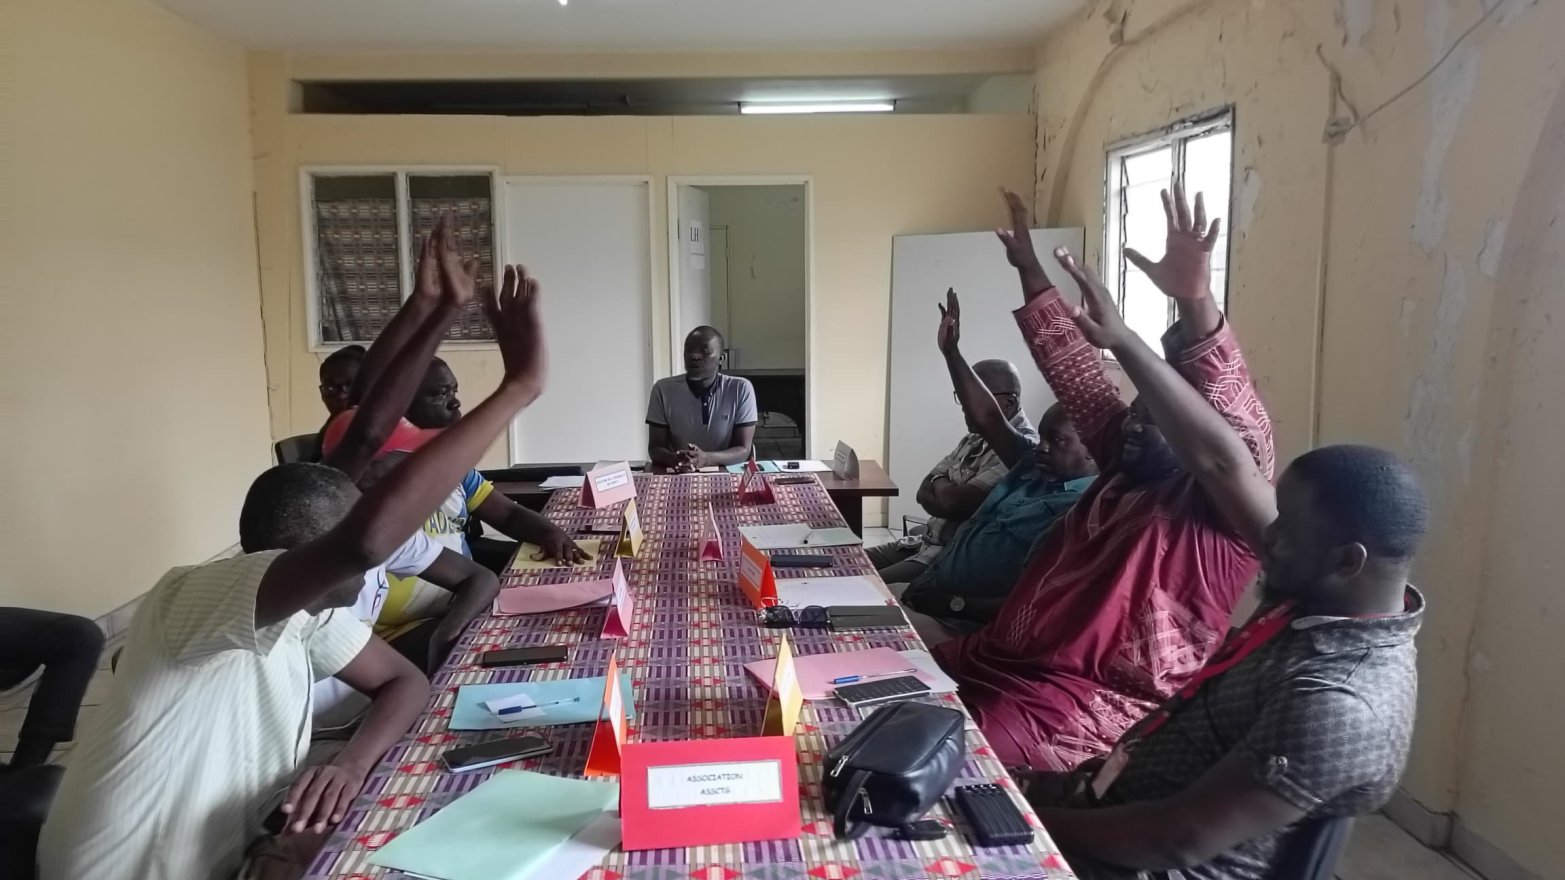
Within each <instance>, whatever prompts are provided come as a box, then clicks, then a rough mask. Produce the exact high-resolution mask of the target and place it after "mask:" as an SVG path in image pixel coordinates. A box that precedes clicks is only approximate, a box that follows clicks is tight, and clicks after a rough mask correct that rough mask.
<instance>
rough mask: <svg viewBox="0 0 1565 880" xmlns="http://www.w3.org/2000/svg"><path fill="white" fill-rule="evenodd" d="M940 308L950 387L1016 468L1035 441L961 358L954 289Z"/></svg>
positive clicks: (992, 446) (987, 439) (986, 439)
mask: <svg viewBox="0 0 1565 880" xmlns="http://www.w3.org/2000/svg"><path fill="white" fill-rule="evenodd" d="M939 309H940V330H939V333H938V335H937V336H936V340H935V341H936V343H937V344H938V345H939V346H940V353H941V354H942V355H944V356H945V359H946V370H947V371H948V372H950V373H951V386H952V387H953V388H954V389H956V398H957V400H958V401H960V402H961V404H962V412H964V413H966V414H967V418H968V421H969V422H971V423H972V425H973V427H975V428H977V429H978V435H979V436H980V437H982V438H984V442H985V443H988V444H989V448H990V449H993V450H994V451H995V454H996V455H998V456H1000V460H1001V461H1003V462H1005V466H1006V467H1015V466H1016V463H1017V462H1018V461H1021V458H1022V456H1023V455H1025V454H1026V453H1027V452H1028V450H1029V449H1031V448H1032V445H1033V444H1032V442H1031V441H1029V440H1028V439H1027V438H1026V437H1025V436H1023V435H1022V432H1021V431H1018V430H1016V426H1015V425H1013V424H1011V420H1010V419H1008V418H1006V417H1005V412H1004V410H1001V409H1000V404H999V403H998V402H996V401H995V399H994V395H993V394H991V393H990V392H989V389H988V388H987V387H986V386H985V385H984V383H983V382H981V381H979V379H978V374H977V373H974V372H973V368H972V367H971V366H970V365H969V364H968V363H967V359H966V358H964V357H962V351H961V345H960V343H961V337H962V304H961V302H959V301H958V300H957V298H956V291H955V290H951V289H948V290H946V304H945V305H943V306H939Z"/></svg>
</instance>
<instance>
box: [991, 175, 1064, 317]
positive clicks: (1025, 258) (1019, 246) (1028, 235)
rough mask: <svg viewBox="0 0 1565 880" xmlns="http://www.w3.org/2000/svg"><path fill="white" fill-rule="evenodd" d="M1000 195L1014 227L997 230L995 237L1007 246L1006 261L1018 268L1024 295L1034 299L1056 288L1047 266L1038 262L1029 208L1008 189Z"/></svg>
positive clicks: (1001, 191)
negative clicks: (1044, 268) (1051, 280)
mask: <svg viewBox="0 0 1565 880" xmlns="http://www.w3.org/2000/svg"><path fill="white" fill-rule="evenodd" d="M1000 195H1001V196H1002V197H1004V199H1005V208H1006V211H1007V212H1008V213H1009V214H1010V217H1011V225H1010V228H1009V229H1006V228H1001V229H996V230H995V231H994V234H995V235H997V236H999V238H1000V243H1001V244H1003V245H1005V258H1006V260H1008V261H1009V262H1010V264H1011V265H1012V266H1015V267H1016V273H1017V274H1018V275H1020V276H1021V280H1022V295H1023V296H1024V297H1026V298H1027V299H1028V300H1031V299H1032V298H1033V297H1035V296H1037V295H1038V294H1040V293H1043V292H1044V291H1045V290H1048V289H1049V288H1051V287H1053V286H1054V285H1052V284H1050V283H1049V276H1048V275H1047V274H1045V273H1044V271H1043V264H1042V263H1040V262H1038V252H1037V250H1035V249H1034V248H1033V246H1032V231H1031V229H1032V223H1031V221H1030V220H1029V218H1028V215H1027V206H1026V205H1024V204H1022V197H1021V196H1019V195H1017V194H1016V193H1013V192H1011V191H1010V190H1006V189H1002V190H1000Z"/></svg>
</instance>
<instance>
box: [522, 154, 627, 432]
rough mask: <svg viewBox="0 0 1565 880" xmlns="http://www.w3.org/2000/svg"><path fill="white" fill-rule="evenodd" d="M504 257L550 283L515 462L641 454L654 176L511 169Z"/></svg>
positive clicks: (547, 284) (545, 298) (546, 292)
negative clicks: (540, 370) (545, 351)
mask: <svg viewBox="0 0 1565 880" xmlns="http://www.w3.org/2000/svg"><path fill="white" fill-rule="evenodd" d="M504 184H505V227H504V245H503V251H502V252H503V254H504V260H505V261H506V262H510V263H525V264H526V265H527V268H528V269H529V270H530V271H531V272H533V273H534V274H536V275H537V276H538V279H539V281H540V282H541V283H542V285H543V321H544V327H545V328H546V329H547V331H548V334H549V335H548V343H549V386H548V389H547V390H546V391H545V392H544V395H543V397H541V398H539V399H538V401H537V402H536V403H534V404H533V405H532V406H531V407H529V408H528V409H527V410H526V411H525V412H523V413H522V414H521V415H519V416H517V418H516V420H515V421H513V422H512V424H511V430H510V451H511V461H512V462H515V463H526V462H562V461H582V462H586V461H598V460H605V459H612V460H620V459H630V460H635V459H644V458H646V453H647V435H646V424H645V423H646V415H647V394H648V393H649V390H650V389H651V387H652V379H651V370H652V326H651V317H650V308H651V298H652V251H651V248H652V240H651V235H652V232H651V225H652V224H651V213H650V211H651V202H650V194H651V193H650V187H651V183H650V181H648V180H646V179H644V178H608V179H605V178H585V179H582V180H572V179H569V178H527V177H512V178H506V179H505V181H504Z"/></svg>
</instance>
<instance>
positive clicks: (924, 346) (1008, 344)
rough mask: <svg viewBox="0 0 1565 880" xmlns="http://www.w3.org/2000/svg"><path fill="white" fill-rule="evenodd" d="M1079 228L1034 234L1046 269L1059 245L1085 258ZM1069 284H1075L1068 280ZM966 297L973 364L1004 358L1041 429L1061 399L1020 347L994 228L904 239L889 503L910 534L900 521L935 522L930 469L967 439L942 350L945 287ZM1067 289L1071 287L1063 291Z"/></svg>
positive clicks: (895, 270)
mask: <svg viewBox="0 0 1565 880" xmlns="http://www.w3.org/2000/svg"><path fill="white" fill-rule="evenodd" d="M1082 239H1083V233H1082V230H1081V229H1080V228H1072V229H1035V230H1033V233H1032V240H1033V244H1034V246H1035V247H1036V248H1037V249H1038V253H1039V254H1040V255H1043V257H1044V269H1045V271H1049V273H1050V278H1051V279H1053V280H1055V281H1059V280H1060V278H1062V277H1064V276H1063V272H1061V270H1060V269H1059V268H1058V267H1057V266H1056V267H1054V268H1053V269H1052V270H1050V265H1049V264H1050V262H1051V258H1050V257H1049V256H1048V255H1049V254H1050V253H1051V252H1052V251H1053V250H1054V248H1056V247H1061V246H1063V247H1067V248H1070V249H1071V251H1072V252H1073V253H1076V254H1080V253H1082ZM1065 280H1066V281H1069V279H1065ZM948 287H954V288H956V292H957V295H958V296H959V297H961V300H962V354H963V356H964V357H966V358H967V360H968V363H977V362H978V361H981V360H987V359H989V358H1003V359H1004V360H1008V361H1010V362H1012V363H1014V364H1016V368H1017V371H1018V372H1020V373H1021V375H1022V409H1023V410H1024V411H1025V412H1026V413H1027V417H1028V418H1029V419H1031V420H1032V422H1033V424H1034V425H1037V423H1038V417H1039V416H1041V415H1043V411H1044V410H1045V409H1048V408H1049V405H1050V404H1052V403H1054V395H1053V393H1051V392H1050V391H1049V386H1048V385H1047V384H1046V383H1045V382H1044V381H1043V376H1042V374H1040V373H1039V372H1038V368H1037V367H1036V366H1034V365H1033V362H1032V356H1031V355H1029V354H1028V352H1027V346H1026V344H1024V343H1023V342H1022V335H1021V332H1020V331H1019V330H1017V328H1016V320H1015V319H1014V318H1012V317H1011V312H1012V310H1014V309H1016V308H1017V307H1018V306H1020V305H1021V304H1022V294H1021V286H1020V284H1019V283H1018V282H1017V279H1016V270H1015V269H1013V268H1011V264H1010V263H1008V262H1006V260H1005V250H1004V248H1003V247H1002V246H1001V244H1000V242H999V240H998V239H996V238H995V234H994V233H993V232H961V233H953V234H947V235H899V236H897V237H896V238H894V239H893V240H892V245H891V374H890V382H889V389H888V400H887V414H888V417H887V422H888V424H887V434H886V437H887V443H886V457H887V461H886V469H887V470H888V471H889V472H890V474H891V478H892V479H893V480H895V481H896V484H897V485H898V486H900V487H901V489H902V493H901V495H899V496H898V497H896V498H893V499H891V503H890V507H889V511H890V516H891V519H890V521H889V522H888V523H887V525H888V526H889V527H891V528H893V529H901V528H902V517H903V516H904V515H907V516H916V517H927V516H928V514H927V513H925V512H924V510H923V508H921V507H919V506H918V502H917V501H916V500H914V499H915V496H916V495H917V494H918V486H919V484H920V483H922V482H923V480H924V477H925V476H926V475H928V473H929V470H930V468H932V467H934V466H935V463H936V462H938V461H939V460H940V459H941V458H943V457H944V456H945V455H946V453H948V452H950V451H951V450H952V449H955V448H956V444H957V443H958V442H960V441H961V439H962V437H963V436H965V435H966V434H967V425H966V423H965V422H964V421H963V420H962V409H961V407H959V406H957V404H956V401H955V400H953V399H952V397H951V393H952V388H951V375H950V373H948V372H947V371H946V362H945V358H944V357H942V356H941V354H940V350H939V349H938V348H936V347H935V331H936V329H937V328H938V327H939V325H940V312H939V310H938V309H936V308H935V306H936V305H937V304H939V303H944V302H945V293H946V288H948ZM1061 289H1062V290H1069V287H1068V286H1067V287H1062V288H1061Z"/></svg>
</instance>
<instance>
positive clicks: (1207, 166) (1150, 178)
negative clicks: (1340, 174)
mask: <svg viewBox="0 0 1565 880" xmlns="http://www.w3.org/2000/svg"><path fill="white" fill-rule="evenodd" d="M1178 180H1183V181H1184V184H1185V193H1186V196H1187V197H1188V198H1189V199H1190V201H1191V204H1192V205H1194V202H1195V195H1196V193H1198V192H1199V193H1204V196H1205V202H1206V211H1207V215H1208V216H1210V217H1221V218H1222V220H1223V225H1222V233H1221V235H1219V237H1218V239H1217V245H1216V247H1215V248H1213V250H1212V295H1213V296H1214V297H1216V299H1217V305H1218V307H1219V308H1221V309H1222V310H1223V311H1224V312H1227V311H1228V230H1229V216H1228V215H1229V198H1228V195H1229V184H1230V181H1232V180H1233V111H1232V109H1225V110H1222V111H1220V112H1218V113H1210V114H1206V115H1203V116H1201V117H1198V118H1194V119H1189V120H1186V121H1184V122H1179V123H1175V124H1174V125H1172V126H1170V127H1169V128H1167V129H1165V130H1164V131H1162V132H1159V133H1158V134H1155V135H1150V136H1147V137H1144V138H1138V139H1136V140H1134V141H1129V142H1125V143H1121V144H1117V145H1115V146H1113V147H1111V148H1110V149H1109V151H1108V167H1107V172H1106V175H1105V183H1106V186H1105V190H1106V196H1107V198H1106V199H1105V201H1104V213H1105V216H1104V222H1103V283H1104V284H1105V285H1106V286H1107V287H1108V288H1109V291H1110V293H1112V294H1113V295H1114V300H1115V302H1117V303H1118V304H1119V308H1120V313H1121V314H1123V315H1124V316H1125V323H1126V324H1127V325H1128V326H1129V327H1130V329H1132V330H1134V331H1135V332H1136V333H1137V334H1138V335H1140V336H1141V338H1142V339H1145V340H1146V342H1147V344H1148V345H1150V346H1152V350H1153V351H1156V352H1162V350H1163V348H1162V344H1161V342H1160V340H1161V338H1162V336H1163V333H1164V331H1166V330H1167V329H1168V328H1169V327H1170V326H1171V325H1172V324H1173V323H1174V317H1175V316H1174V303H1173V301H1172V300H1170V299H1169V298H1168V297H1166V296H1164V295H1163V294H1162V292H1161V291H1159V290H1158V289H1157V287H1156V286H1154V285H1153V284H1152V281H1151V280H1150V279H1149V278H1147V276H1146V274H1145V273H1143V272H1142V271H1141V270H1140V269H1137V268H1136V267H1135V265H1134V264H1132V263H1131V262H1130V261H1129V260H1127V259H1125V249H1126V248H1132V249H1135V250H1138V251H1140V252H1141V253H1142V254H1143V255H1145V256H1146V257H1147V258H1148V259H1151V260H1156V259H1158V258H1159V257H1161V256H1162V255H1163V243H1164V240H1165V237H1166V235H1167V228H1166V227H1165V225H1164V219H1163V202H1162V198H1161V196H1160V195H1159V193H1160V192H1161V191H1162V190H1165V189H1166V190H1168V191H1169V192H1170V193H1172V192H1173V189H1174V183H1175V181H1178Z"/></svg>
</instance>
